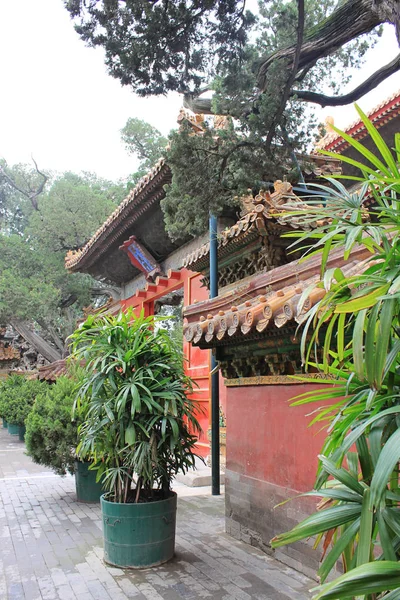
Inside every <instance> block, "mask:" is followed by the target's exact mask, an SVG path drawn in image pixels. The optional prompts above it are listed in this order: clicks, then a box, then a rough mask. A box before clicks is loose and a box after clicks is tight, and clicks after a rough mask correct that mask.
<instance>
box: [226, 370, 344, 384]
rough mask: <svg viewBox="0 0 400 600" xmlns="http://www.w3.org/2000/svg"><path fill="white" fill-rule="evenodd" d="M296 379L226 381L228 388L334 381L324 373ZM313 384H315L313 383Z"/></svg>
mask: <svg viewBox="0 0 400 600" xmlns="http://www.w3.org/2000/svg"><path fill="white" fill-rule="evenodd" d="M300 377H301V379H296V376H295V375H259V376H256V377H237V378H236V379H225V380H224V384H225V385H226V387H242V386H246V385H299V384H301V383H307V379H312V380H315V379H319V380H321V381H334V377H332V375H325V374H324V373H307V374H304V375H299V378H300ZM312 383H313V382H312Z"/></svg>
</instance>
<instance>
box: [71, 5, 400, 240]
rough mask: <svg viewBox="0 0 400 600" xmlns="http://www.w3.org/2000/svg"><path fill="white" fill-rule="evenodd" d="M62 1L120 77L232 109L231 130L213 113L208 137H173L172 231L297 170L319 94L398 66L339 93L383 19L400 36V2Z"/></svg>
mask: <svg viewBox="0 0 400 600" xmlns="http://www.w3.org/2000/svg"><path fill="white" fill-rule="evenodd" d="M65 6H66V8H67V10H68V11H69V12H70V14H71V16H72V18H73V19H74V21H75V26H76V29H77V31H78V33H79V34H80V36H81V38H82V39H83V40H84V41H85V42H87V43H88V44H89V45H92V46H101V47H103V48H104V49H105V53H106V63H107V66H108V69H109V72H110V74H111V75H112V76H114V77H116V78H118V79H119V80H120V81H121V82H122V84H124V85H130V86H131V87H132V88H133V90H134V91H135V92H136V93H137V94H139V95H142V96H146V95H157V94H165V93H167V92H169V91H178V92H180V93H181V94H182V95H183V101H184V105H185V106H186V107H188V108H190V109H191V110H193V111H194V112H195V113H205V114H218V115H229V116H230V117H232V118H233V119H234V121H233V123H232V124H231V126H229V125H228V127H227V129H226V130H224V131H223V132H221V131H215V129H214V128H213V125H212V124H211V123H209V124H208V126H207V128H206V129H205V131H204V134H203V135H202V136H198V135H197V136H194V135H192V131H190V129H187V130H186V131H185V130H184V133H183V135H180V136H173V138H172V147H171V152H170V154H169V156H168V162H169V164H170V166H171V168H172V172H173V181H172V186H171V187H170V189H169V190H168V192H167V198H166V200H165V201H164V210H165V213H166V222H167V227H168V229H169V231H170V234H171V235H172V237H175V238H176V237H179V236H182V235H185V234H187V233H190V234H194V235H195V234H197V233H199V232H200V231H201V230H203V229H204V227H205V226H206V222H207V217H208V213H209V210H210V209H212V210H213V211H214V212H215V213H217V214H219V213H221V211H222V210H223V208H224V206H226V203H227V201H228V202H229V203H230V204H232V198H233V197H234V196H235V195H238V194H239V195H240V194H242V193H243V192H245V191H246V190H247V189H248V188H253V187H257V186H258V187H260V186H265V185H267V184H268V182H270V181H271V180H273V179H274V178H276V177H277V176H278V175H281V174H283V173H286V174H287V175H288V177H291V176H293V177H294V178H295V174H294V173H295V172H296V171H298V167H297V166H296V162H295V161H294V160H293V157H294V155H295V152H296V151H298V152H304V150H306V149H307V148H308V147H309V146H310V143H311V141H312V140H313V136H314V133H315V126H316V123H315V119H313V117H312V112H311V110H310V108H307V107H309V106H310V104H309V103H310V102H313V103H319V104H321V105H324V106H325V105H337V104H343V103H348V102H352V101H354V100H356V99H357V98H359V97H360V96H361V95H362V94H364V93H365V92H366V91H368V90H369V89H372V88H373V87H374V86H376V85H377V84H378V83H379V82H380V81H382V79H384V78H385V77H387V76H388V75H390V74H391V73H394V72H396V71H397V70H399V69H400V55H399V57H398V58H396V59H395V60H393V61H392V62H391V63H390V64H389V65H386V66H385V67H382V68H381V69H379V70H378V71H377V73H375V74H374V75H373V76H372V77H370V78H368V79H367V80H366V81H365V82H364V83H363V84H362V85H360V86H358V87H357V88H356V89H355V90H353V91H352V92H351V93H350V94H346V95H345V96H339V95H338V94H339V91H340V84H343V83H345V82H347V81H348V79H349V73H350V72H351V70H352V69H353V68H355V67H359V66H360V64H361V63H362V58H363V56H364V54H365V52H366V50H367V48H368V47H369V46H371V44H373V43H374V39H375V35H376V33H378V32H379V26H380V25H382V24H383V23H390V24H392V25H393V26H394V27H396V31H397V34H398V37H399V24H400V8H399V2H398V1H397V0H345V1H342V0H321V1H317V0H288V1H284V0H265V1H260V2H259V11H258V14H257V15H254V14H252V13H251V12H250V11H248V10H247V9H246V2H245V0H186V1H184V2H182V1H180V0H168V1H166V0H159V1H155V2H148V1H147V0H126V1H124V2H118V1H117V0H107V1H106V0H85V1H84V0H66V1H65ZM338 82H340V84H338ZM206 92H207V93H206ZM277 166H278V167H279V168H277ZM189 171H190V176H188V173H189ZM210 182H212V183H211V184H210Z"/></svg>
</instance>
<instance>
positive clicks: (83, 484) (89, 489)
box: [75, 460, 104, 502]
mask: <svg viewBox="0 0 400 600" xmlns="http://www.w3.org/2000/svg"><path fill="white" fill-rule="evenodd" d="M89 464H90V463H87V462H80V461H78V460H77V461H75V487H76V497H77V500H78V502H100V496H101V495H102V494H104V490H103V487H102V485H101V483H98V482H96V476H97V471H91V470H90V469H89Z"/></svg>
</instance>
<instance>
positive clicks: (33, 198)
mask: <svg viewBox="0 0 400 600" xmlns="http://www.w3.org/2000/svg"><path fill="white" fill-rule="evenodd" d="M31 158H32V161H33V164H34V165H35V169H36V172H37V173H38V174H39V175H40V176H41V177H43V180H42V181H41V183H40V185H39V187H38V188H37V189H36V190H31V189H29V190H24V189H23V188H21V187H19V185H17V184H16V183H15V180H14V179H13V178H12V177H10V175H8V173H7V172H6V171H5V170H4V168H3V167H1V166H0V173H1V174H2V175H3V177H4V179H5V180H6V181H7V183H9V185H11V187H12V188H13V189H14V190H16V191H17V192H19V193H20V194H22V195H23V196H25V198H28V200H29V201H30V202H31V204H32V207H33V208H34V210H36V211H39V205H38V202H37V197H38V196H40V194H41V193H42V192H43V190H44V186H45V185H46V182H47V181H48V179H49V178H48V176H47V175H45V174H44V173H43V172H42V171H40V170H39V168H38V166H37V163H36V161H35V159H34V158H33V156H32V157H31ZM27 185H28V187H30V186H29V184H28V182H27Z"/></svg>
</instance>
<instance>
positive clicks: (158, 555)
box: [101, 493, 176, 569]
mask: <svg viewBox="0 0 400 600" xmlns="http://www.w3.org/2000/svg"><path fill="white" fill-rule="evenodd" d="M101 512H102V518H103V535H104V560H105V561H106V562H107V563H108V564H110V565H113V566H115V567H122V568H131V569H145V568H147V567H155V566H157V565H161V564H162V563H165V562H167V561H168V560H171V558H172V557H173V556H174V551H175V528H176V494H175V493H172V494H171V497H170V498H167V500H159V501H157V502H143V503H140V504H131V503H130V504H119V503H117V502H108V501H107V500H105V498H104V496H102V497H101Z"/></svg>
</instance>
